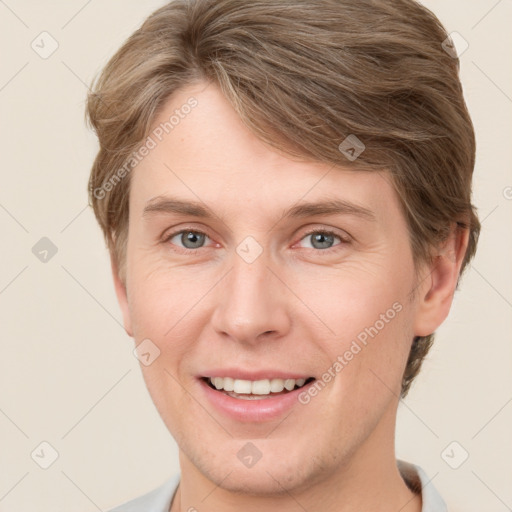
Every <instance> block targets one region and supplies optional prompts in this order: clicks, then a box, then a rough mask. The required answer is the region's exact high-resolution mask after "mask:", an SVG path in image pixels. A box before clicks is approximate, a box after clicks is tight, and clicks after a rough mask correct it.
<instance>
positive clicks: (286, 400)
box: [198, 379, 315, 423]
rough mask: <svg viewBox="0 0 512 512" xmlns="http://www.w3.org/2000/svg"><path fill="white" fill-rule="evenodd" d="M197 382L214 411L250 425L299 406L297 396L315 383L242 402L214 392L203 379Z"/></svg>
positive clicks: (272, 418)
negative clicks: (279, 393) (280, 393)
mask: <svg viewBox="0 0 512 512" xmlns="http://www.w3.org/2000/svg"><path fill="white" fill-rule="evenodd" d="M198 380H199V383H200V385H201V388H202V389H203V392H204V394H205V395H206V397H207V399H208V400H209V401H210V403H211V404H212V405H213V406H214V407H215V409H217V410H218V411H220V412H221V413H222V414H223V415H226V416H228V417H230V418H232V419H234V420H236V421H242V422H251V423H254V422H264V421H271V420H275V419H278V418H279V417H281V416H282V415H283V414H284V413H286V412H287V411H289V410H290V409H291V408H292V407H293V406H294V405H301V404H300V403H299V400H298V397H299V394H300V393H302V392H303V391H305V390H306V389H307V388H308V387H309V386H310V385H311V384H313V383H314V382H315V381H311V382H310V383H309V384H307V385H305V386H302V387H301V388H298V389H294V390H293V391H289V392H288V393H284V394H282V395H276V396H272V395H270V396H269V398H262V399H259V400H258V399H255V400H244V399H242V398H233V397H232V396H229V395H226V394H224V393H223V392H222V391H216V390H214V389H212V388H211V387H210V386H209V385H208V384H207V383H206V382H205V381H204V380H203V379H198Z"/></svg>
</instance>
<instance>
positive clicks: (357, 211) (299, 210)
mask: <svg viewBox="0 0 512 512" xmlns="http://www.w3.org/2000/svg"><path fill="white" fill-rule="evenodd" d="M158 213H175V214H181V215H190V216H192V217H198V218H205V219H209V218H213V217H215V215H213V214H212V212H211V211H210V210H209V209H208V208H207V207H205V206H203V205H202V204H201V203H198V202H191V201H182V200H181V199H177V198H173V197H163V196H157V197H154V198H152V199H150V200H149V201H148V202H147V203H146V206H145V207H144V210H143V212H142V216H143V217H147V216H149V215H151V214H158ZM318 215H353V216H356V217H361V218H363V219H365V220H369V221H373V222H375V221H376V220H377V219H376V216H375V214H374V213H373V211H372V210H370V209H368V208H366V207H364V206H361V205H358V204H355V203H352V202H350V201H345V200H341V199H332V200H327V201H319V202H303V203H300V204H297V205H295V206H293V207H291V208H290V209H288V210H286V211H285V212H284V213H283V217H282V218H283V219H288V218H303V217H313V216H318Z"/></svg>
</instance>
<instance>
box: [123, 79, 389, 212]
mask: <svg viewBox="0 0 512 512" xmlns="http://www.w3.org/2000/svg"><path fill="white" fill-rule="evenodd" d="M190 105H194V106H193V107H192V108H190ZM150 137H151V138H152V140H153V141H154V147H153V148H152V149H151V150H150V151H149V154H148V155H147V156H146V157H145V158H144V159H143V160H142V161H141V162H140V163H139V164H138V165H137V167H136V168H135V170H134V172H133V173H132V177H131V179H132V186H131V201H132V203H133V206H134V207H136V208H137V209H138V210H140V209H143V208H144V207H145V206H146V205H147V203H148V202H149V201H152V200H154V199H155V198H157V197H159V196H165V195H170V196H173V197H176V196H178V197H183V198H185V199H189V200H193V201H199V202H201V201H202V202H205V203H206V204H211V203H212V202H213V203H218V204H217V206H218V207H220V208H222V209H223V210H226V211H227V210H229V209H230V208H233V209H236V210H237V211H238V212H243V211H249V210H250V211H251V214H254V212H258V213H259V214H264V213H265V212H269V211H270V210H271V208H272V206H273V205H275V206H276V208H278V209H279V208H282V207H284V206H286V207H290V206H291V205H293V204H295V203H298V202H301V201H307V202H313V201H319V200H328V199H331V200H332V199H342V200H344V201H347V202H349V201H350V202H352V203H354V204H356V205H359V206H361V207H365V208H367V209H371V210H372V211H375V212H376V213H378V214H379V215H382V214H383V213H384V212H386V211H387V212H391V213H393V212H392V211H393V210H394V209H395V210H396V209H397V208H398V202H397V197H396V193H395V191H394V188H393V186H392V184H391V181H390V178H389V176H388V175H387V173H386V172H385V171H382V172H375V171H372V172H370V171H362V170H353V169H348V168H344V167H343V166H341V165H336V166H334V165H331V164H327V163H320V162H311V161H304V160H298V159H293V158H292V157H290V156H289V155H286V154H284V153H282V152H279V151H277V150H276V149H274V148H271V147H269V146H268V145H266V144H265V143H263V142H262V141H261V140H260V139H258V138H257V137H256V136H255V135H254V134H253V133H252V132H251V131H250V130H249V129H248V128H247V127H246V126H245V125H244V124H243V123H242V121H241V119H240V118H239V117H238V115H237V113H236V112H235V111H234V109H233V108H232V106H231V104H230V103H229V102H228V101H227V100H226V99H225V97H224V96H223V95H222V93H221V92H220V90H219V89H218V88H217V86H215V85H214V84H208V85H207V84H203V83H200V84H194V85H192V86H188V87H186V88H183V89H181V90H179V91H177V92H176V93H175V94H174V95H173V96H171V97H170V98H169V99H168V100H167V102H166V103H165V105H164V107H163V108H162V109H161V110H160V112H159V115H158V116H157V118H156V119H155V121H154V123H153V126H152V130H151V135H150ZM152 145H153V144H152ZM342 161H343V157H342V156H341V157H340V162H342Z"/></svg>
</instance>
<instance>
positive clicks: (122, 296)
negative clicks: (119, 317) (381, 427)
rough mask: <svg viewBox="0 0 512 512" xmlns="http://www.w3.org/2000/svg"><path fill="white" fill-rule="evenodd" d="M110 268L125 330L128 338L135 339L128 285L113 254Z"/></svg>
mask: <svg viewBox="0 0 512 512" xmlns="http://www.w3.org/2000/svg"><path fill="white" fill-rule="evenodd" d="M110 266H111V268H112V277H113V279H114V288H115V290H116V295H117V301H118V302H119V306H120V307H121V312H122V314H123V324H124V330H125V331H126V334H128V336H130V337H132V338H133V331H132V320H131V316H130V308H129V307H128V296H127V293H126V284H125V283H124V282H123V281H122V279H121V278H120V277H119V269H118V266H117V263H116V261H115V258H114V256H113V255H112V254H110Z"/></svg>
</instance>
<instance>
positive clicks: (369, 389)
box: [112, 83, 467, 512]
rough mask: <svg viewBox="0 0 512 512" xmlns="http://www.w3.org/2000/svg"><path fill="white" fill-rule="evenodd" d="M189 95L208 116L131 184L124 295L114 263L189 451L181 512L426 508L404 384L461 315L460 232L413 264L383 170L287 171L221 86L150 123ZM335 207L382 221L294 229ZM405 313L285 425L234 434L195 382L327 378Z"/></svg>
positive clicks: (185, 124) (317, 221)
mask: <svg viewBox="0 0 512 512" xmlns="http://www.w3.org/2000/svg"><path fill="white" fill-rule="evenodd" d="M190 96H194V97H195V98H196V99H197V100H198V106H197V107H196V108H195V109H193V110H192V112H191V113H190V114H189V115H188V116H186V117H185V118H184V119H182V120H181V121H180V123H179V124H178V125H177V126H175V128H174V129H173V131H172V132H170V133H169V134H168V135H166V136H165V138H164V139H163V140H162V142H160V143H159V144H158V145H157V147H155V148H154V149H152V150H151V152H150V154H149V155H148V156H147V157H146V158H145V159H144V160H143V161H142V162H141V163H140V164H139V165H138V166H137V168H136V169H135V170H134V171H133V172H132V175H131V177H130V179H131V180H132V182H131V191H130V198H129V201H130V217H129V231H128V246H127V258H126V281H125V282H122V281H121V279H120V278H119V272H118V268H117V267H116V264H115V262H113V263H112V268H113V274H114V281H115V286H116V292H117V295H118V299H119V303H120V305H121V309H122V311H123V317H124V325H125V329H126V331H127V333H128V334H129V335H130V336H132V337H133V338H134V339H135V341H136V343H137V344H138V343H140V342H141V341H142V340H144V339H147V338H149V339H150V340H151V341H152V342H153V343H154V344H155V345H157V346H158V348H159V350H160V352H161V353H160V356H159V357H158V358H157V359H156V360H155V361H154V362H153V363H152V364H150V365H149V366H144V365H142V366H141V368H142V371H143V374H144V378H145V382H146V384H147V387H148V389H149V392H150V394H151V396H152V398H153V401H154V403H155V405H156V407H157V408H158V411H159V413H160V415H161V416H162V418H163V420H164V422H165V424H166V425H167V427H168V429H169V431H170V432H171V434H172V435H173V437H174V438H175V439H176V442H177V444H178V446H179V450H180V467H181V482H180V485H179V488H178V492H177V494H176V497H175V499H174V501H173V504H172V508H171V510H172V512H176V511H178V510H181V511H185V510H189V508H190V507H194V509H197V510H199V511H202V510H214V511H217V512H227V511H234V510H237V511H238V510H244V511H249V512H251V511H261V510H269V511H272V510H276V511H277V510H279V511H280V512H288V511H298V510H304V509H305V510H310V511H313V510H323V511H333V512H334V511H336V512H340V511H342V512H349V511H356V510H357V511H360V510H366V511H377V510H378V511H380V512H386V511H394V512H396V511H397V510H401V511H402V512H418V511H420V510H421V496H419V495H415V494H413V493H412V492H411V491H410V490H409V489H408V488H407V486H406V485H405V483H404V481H403V479H402V478H401V476H400V473H399V472H398V470H397V466H396V461H395V453H394V434H395V421H396V412H397V406H398V397H399V395H400V386H401V379H402V374H403V371H404V368H405V364H406V361H407V356H408V353H409V347H410V344H411V340H412V339H413V337H414V336H415V335H427V334H430V333H432V332H434V331H435V330H436V328H437V327H438V326H439V325H440V324H441V323H442V322H443V320H444V319H445V318H446V316H447V314H448V312H449V309H450V305H451V302H452V297H453V293H454V290H455V287H456V283H457V278H458V275H459V270H460V264H461V260H462V257H463V255H464V252H465V249H466V246H467V232H465V231H461V232H458V233H457V234H456V233H455V232H453V234H452V236H451V237H450V239H449V240H448V241H447V242H446V244H445V245H444V246H443V247H442V248H440V251H439V255H438V256H437V257H436V258H435V259H434V263H433V264H431V265H426V264H424V265H423V266H421V267H419V268H415V266H414V263H413V256H412V252H411V247H410V242H409V238H408V233H407V225H406V221H405V218H404V215H403V213H402V210H401V208H400V205H399V202H398V199H397V195H396V193H395V191H394V189H393V186H392V184H391V182H390V180H389V177H388V175H387V173H386V172H385V171H383V172H381V173H376V172H371V173H370V172H361V171H353V170H348V169H346V168H343V167H342V166H336V167H333V166H329V165H326V164H323V163H318V162H308V161H299V160H297V159H291V158H290V157H289V156H287V155H286V154H284V153H281V152H278V151H276V150H275V149H273V148H270V147H268V146H266V145H265V144H263V143H262V142H261V141H260V140H259V139H257V138H256V137H255V136H254V135H253V134H252V133H251V132H250V131H249V130H248V129H247V128H246V127H245V126H244V125H243V124H242V122H241V121H240V119H239V118H238V117H237V115H236V113H235V111H234V110H233V108H232V107H231V106H230V104H229V103H228V102H227V101H226V99H225V98H224V97H223V96H222V94H221V92H220V91H219V89H218V88H217V87H216V86H215V85H213V84H209V85H208V84H205V83H199V84H194V85H190V86H188V87H186V88H184V89H182V90H180V91H177V92H176V93H175V94H174V95H173V96H171V97H170V98H169V99H168V101H167V102H166V104H165V106H164V108H163V109H162V111H161V112H160V113H159V116H158V118H157V119H156V120H155V126H158V124H159V123H161V122H164V121H165V120H167V119H169V116H170V115H172V113H173V112H174V110H175V109H176V108H179V107H180V106H181V105H183V104H184V103H186V101H187V99H188V98H190ZM342 161H343V158H340V163H342ZM162 196H173V197H174V198H179V199H180V200H183V201H192V202H199V203H200V204H201V205H203V206H204V207H206V208H207V209H208V210H209V211H210V212H211V213H212V217H211V218H197V217H194V216H192V215H190V214H176V213H173V212H168V211H160V212H151V213H147V214H145V215H144V214H143V212H144V208H145V207H146V206H147V205H148V202H151V201H153V203H152V204H154V201H155V200H156V199H155V198H157V197H162ZM326 199H341V200H345V201H349V202H351V203H354V204H356V205H359V206H363V207H365V208H367V209H368V210H370V211H371V212H373V216H374V219H368V218H366V217H362V216H358V215H354V214H349V213H346V212H345V213H341V214H329V215H328V214H321V215H309V216H306V217H301V218H286V217H283V212H284V211H286V210H287V209H289V208H291V207H293V206H295V205H296V204H297V203H298V202H305V201H307V202H319V201H324V200H326ZM325 229H329V230H332V231H334V232H335V236H334V237H333V238H329V237H328V235H327V237H328V238H327V239H326V240H327V249H325V248H318V245H314V243H315V241H314V240H312V238H314V237H312V236H311V234H308V233H309V232H310V231H311V230H315V231H314V232H315V233H317V235H318V232H320V233H322V230H325ZM180 230H184V231H185V232H188V231H196V232H197V231H199V232H203V233H205V234H206V235H207V237H205V238H204V243H203V245H202V246H200V245H199V246H197V247H198V248H196V250H195V252H190V251H189V252H186V251H185V250H184V247H185V246H184V245H183V244H184V243H187V240H186V239H185V241H183V238H182V237H181V235H180V234H178V235H174V236H172V237H170V235H172V234H174V233H179V232H180ZM247 236H252V237H253V238H254V239H255V240H256V241H257V242H258V244H259V245H260V246H261V248H262V250H263V252H262V253H261V255H260V256H259V257H258V258H257V259H256V260H255V261H253V262H252V263H247V262H246V261H245V260H244V259H242V258H241V257H240V256H239V255H238V254H237V252H236V248H237V246H238V245H239V244H240V242H242V241H243V240H244V239H245V238H246V237H247ZM338 237H340V238H338ZM189 247H190V245H189ZM329 247H330V248H329ZM396 302H399V303H400V305H401V306H402V309H401V311H400V312H399V313H398V314H397V315H396V316H395V318H394V319H393V320H391V321H389V322H388V323H386V324H385V327H384V328H382V329H381V330H380V331H379V332H378V335H377V336H375V337H374V338H371V339H370V340H369V342H368V344H367V345H366V346H365V347H364V348H363V349H362V350H361V351H360V352H359V353H358V354H357V355H355V356H354V358H353V359H352V360H351V361H350V362H349V364H347V365H346V366H345V367H344V368H343V370H342V371H340V372H339V373H337V374H336V377H335V378H334V379H332V380H331V381H330V382H329V383H328V384H327V385H326V386H325V388H324V389H322V390H321V391H320V392H319V393H318V395H317V396H316V397H314V398H312V399H311V401H310V402H309V403H308V404H305V405H303V404H299V403H297V404H296V405H294V406H293V408H292V410H291V411H292V412H291V413H290V414H289V416H287V417H286V418H284V416H283V418H280V419H279V420H276V421H267V422H258V423H256V422H253V423H251V422H238V421H234V420H231V419H230V418H228V417H226V416H225V415H223V414H221V413H219V412H218V411H217V410H216V409H215V408H213V406H212V405H211V404H210V403H209V402H208V401H207V400H205V398H204V395H203V394H202V393H201V391H202V390H201V389H200V386H199V382H198V380H197V376H198V375H207V370H208V369H211V368H215V367H226V366H232V367H240V368H243V369H249V370H256V369H264V368H268V367H272V368H279V369H281V370H284V371H290V372H295V373H300V374H306V375H311V376H315V377H316V378H321V376H322V374H323V373H324V372H325V371H327V369H328V368H329V367H332V365H333V363H334V362H335V361H336V358H337V356H338V355H340V354H343V353H344V352H345V351H346V350H347V349H348V348H349V347H350V344H351V342H352V341H353V340H354V339H356V337H357V335H358V334H359V333H360V332H361V331H363V330H364V328H365V327H368V326H371V325H374V324H375V322H376V321H377V320H378V319H379V318H380V315H381V314H383V313H385V312H386V311H387V310H388V309H389V308H391V307H392V305H393V304H394V303H396ZM205 372H206V373H205ZM248 441H250V442H252V443H253V444H254V445H255V446H257V448H258V449H259V450H260V452H261V454H262V457H261V459H260V460H259V461H258V462H257V464H256V465H254V466H253V467H251V468H246V467H245V466H244V465H243V464H241V462H240V461H239V459H238V458H237V452H238V450H240V449H241V448H242V447H243V446H244V445H245V444H246V443H247V442H248ZM203 500H204V501H203Z"/></svg>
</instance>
